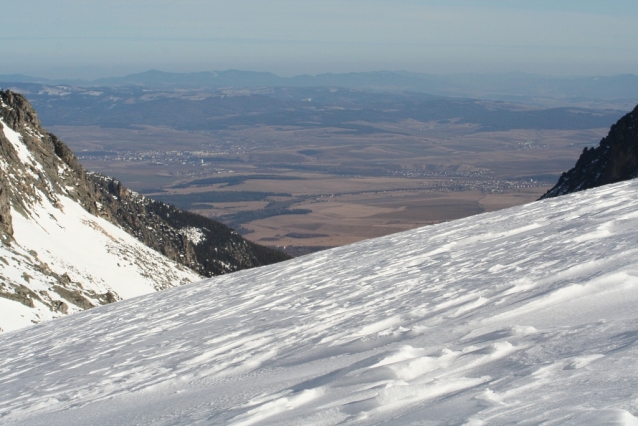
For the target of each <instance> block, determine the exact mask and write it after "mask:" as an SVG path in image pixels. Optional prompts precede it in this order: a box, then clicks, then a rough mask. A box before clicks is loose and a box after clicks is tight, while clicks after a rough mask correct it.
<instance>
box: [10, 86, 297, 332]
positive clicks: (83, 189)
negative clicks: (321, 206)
mask: <svg viewBox="0 0 638 426" xmlns="http://www.w3.org/2000/svg"><path fill="white" fill-rule="evenodd" d="M0 126H1V131H0V175H1V179H0V239H1V241H2V243H1V244H0V249H1V250H0V252H2V254H1V255H0V261H2V262H3V263H2V264H0V266H1V267H2V274H0V302H2V303H3V304H4V303H6V302H7V301H10V302H12V303H14V304H19V305H21V306H22V307H26V308H31V309H32V310H33V311H24V309H22V308H21V307H20V306H16V305H14V304H11V305H10V306H5V307H4V310H5V312H4V313H6V312H9V311H11V312H13V313H10V314H7V315H8V316H7V317H4V316H3V315H0V327H3V328H5V329H11V328H13V327H15V326H16V325H15V324H14V323H13V322H12V319H11V318H14V319H15V320H16V321H18V322H19V323H20V324H22V325H24V324H25V323H24V321H22V319H20V318H21V317H22V318H27V317H29V318H30V320H31V321H32V322H33V321H34V322H38V321H40V320H43V319H49V318H51V317H52V316H59V315H65V314H67V313H71V312H76V311H77V310H82V309H86V308H89V307H92V306H97V305H100V304H104V303H110V302H113V301H116V300H119V299H121V298H122V297H131V296H132V295H138V294H143V293H144V292H148V291H154V290H160V289H165V288H169V287H172V286H175V285H179V284H183V283H185V282H191V281H194V280H198V279H200V278H201V277H203V276H213V275H219V274H225V273H229V272H233V271H237V270H240V269H245V268H250V267H254V266H259V265H264V264H269V263H273V262H278V261H282V260H286V259H289V257H288V256H287V255H285V254H283V253H281V252H278V251H276V250H273V249H269V248H266V247H262V246H259V245H256V244H254V243H251V242H248V241H246V240H244V239H243V238H241V237H240V236H239V235H238V234H237V233H236V232H235V231H233V230H231V229H230V228H228V227H226V226H225V225H222V224H220V223H218V222H215V221H213V220H210V219H208V218H204V217H201V216H198V215H195V214H193V213H190V212H184V211H182V210H180V209H178V208H176V207H173V206H170V205H167V204H164V203H161V202H158V201H154V200H152V199H149V198H146V197H144V196H142V195H140V194H138V193H136V192H134V191H131V190H129V189H127V188H126V187H124V186H123V185H122V183H121V182H119V181H117V180H115V179H113V178H110V177H107V176H103V175H99V174H96V173H91V172H88V171H86V170H85V169H84V168H83V167H82V166H81V165H80V163H79V161H78V159H77V157H76V156H75V155H74V154H73V152H72V151H71V150H70V149H69V148H68V147H67V146H66V145H65V144H64V143H63V142H62V141H60V140H59V139H58V138H57V137H56V136H55V135H53V134H51V133H48V132H47V131H46V130H45V129H44V128H42V126H41V124H40V121H39V119H38V117H37V114H36V112H35V110H34V109H33V108H32V107H31V105H30V104H29V102H28V101H27V99H26V98H25V97H24V96H22V95H19V94H15V93H13V92H11V91H0ZM65 232H66V233H68V235H66V234H65ZM84 233H86V235H83V234H84ZM125 234H126V235H125ZM36 236H37V238H36ZM54 236H56V238H58V239H59V240H60V241H59V242H58V243H56V241H55V240H54V238H53V237H54ZM67 239H77V241H71V244H67V245H66V246H65V244H66V243H68V241H64V240H67ZM73 243H75V244H73ZM97 245H99V247H97ZM76 246H82V247H83V248H85V249H86V250H85V252H86V253H83V252H82V250H77V249H78V247H76ZM62 247H65V249H62ZM65 250H66V251H65ZM70 253H73V256H71V257H69V256H70ZM89 253H92V256H93V257H96V256H97V257H100V256H107V257H108V258H109V261H108V262H106V263H105V264H104V265H100V264H99V262H100V261H99V260H98V259H90V258H87V257H86V256H88V254H89ZM127 253H128V254H127ZM118 256H122V258H123V259H128V260H127V261H126V262H125V261H122V262H120V261H118V259H119V257H118ZM83 262H85V263H86V262H90V263H92V264H95V265H94V268H95V269H94V270H87V269H86V268H85V267H84V266H83V265H82V263H83ZM109 262H110V263H109ZM107 264H108V265H107ZM114 268H115V270H114ZM120 269H121V270H120ZM116 270H117V271H116ZM95 271H97V272H95ZM160 271H161V273H158V272H160ZM96 274H97V275H96ZM127 274H129V275H127ZM120 280H124V281H123V282H119V281H120ZM127 280H128V281H130V282H131V283H130V285H129V283H127V282H126V281H127ZM127 286H128V287H127ZM129 287H130V288H129ZM11 315H13V317H12V316H11ZM7 324H9V325H7Z"/></svg>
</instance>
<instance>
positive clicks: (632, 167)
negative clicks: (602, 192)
mask: <svg viewBox="0 0 638 426" xmlns="http://www.w3.org/2000/svg"><path fill="white" fill-rule="evenodd" d="M636 177H638V106H636V107H635V108H634V109H633V111H631V112H629V113H628V114H626V115H625V116H623V117H622V118H620V120H618V121H617V122H616V124H613V125H612V126H611V128H610V130H609V133H608V134H607V136H605V137H604V138H603V139H602V140H601V141H600V143H599V144H598V146H597V147H592V148H589V147H585V148H584V149H583V152H582V154H581V155H580V157H579V158H578V160H577V161H576V165H575V166H574V167H573V168H571V169H570V170H568V171H566V172H564V173H563V174H562V175H561V176H560V178H559V180H558V182H557V183H556V185H555V186H554V187H553V188H551V189H550V190H549V191H547V193H545V194H544V195H543V196H542V197H541V199H545V198H553V197H558V196H560V195H565V194H570V193H572V192H578V191H582V190H585V189H591V188H596V187H598V186H602V185H608V184H610V183H616V182H621V181H624V180H628V179H634V178H636Z"/></svg>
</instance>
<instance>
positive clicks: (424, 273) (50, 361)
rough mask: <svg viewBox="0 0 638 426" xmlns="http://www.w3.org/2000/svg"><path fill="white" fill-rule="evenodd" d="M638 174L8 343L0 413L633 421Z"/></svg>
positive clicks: (30, 331) (201, 420)
mask: <svg viewBox="0 0 638 426" xmlns="http://www.w3.org/2000/svg"><path fill="white" fill-rule="evenodd" d="M637 303H638V181H629V182H623V183H620V184H615V185H609V186H605V187H601V188H598V189H594V190H590V191H584V192H580V193H577V194H572V195H568V196H564V197H559V198H555V199H549V200H545V201H541V202H536V203H533V204H529V205H526V206H522V207H517V208H512V209H508V210H503V211H499V212H495V213H490V214H483V215H479V216H474V217H471V218H467V219H463V220H458V221H454V222H449V223H445V224H440V225H435V226H429V227H425V228H421V229H418V230H413V231H408V232H404V233H400V234H395V235H391V236H387V237H384V238H379V239H374V240H369V241H364V242H361V243H357V244H353V245H350V246H346V247H341V248H337V249H333V250H330V251H325V252H320V253H316V254H314V255H309V256H305V257H302V258H298V259H294V260H292V261H288V262H285V263H281V264H277V265H272V266H267V267H261V268H257V269H252V270H247V271H242V272H237V273H234V274H231V275H227V276H221V277H217V278H214V279H210V280H207V281H204V282H200V283H195V284H189V285H186V286H183V287H179V288H175V289H170V290H167V291H164V292H160V293H155V294H152V295H147V296H143V297H139V298H133V299H129V300H126V301H122V302H119V303H116V304H111V305H107V306H102V307H99V308H95V309H91V310H88V311H85V312H81V313H79V314H76V315H71V316H68V317H65V318H62V319H59V320H55V321H50V322H47V323H44V324H41V325H37V326H34V327H30V328H27V329H24V330H21V331H20V332H13V333H5V334H4V335H2V336H0V423H2V424H29V425H45V424H46V425H68V424H160V425H161V424H165V425H168V424H170V425H175V424H234V425H250V424H284V425H286V424H288V425H298V424H312V425H331V424H341V423H352V424H361V425H368V424H378V423H384V422H385V423H388V424H421V425H422V424H437V425H438V424H450V425H454V424H466V425H483V424H486V425H487V424H489V425H494V424H496V425H498V424H511V423H520V424H578V425H601V424H617V425H636V424H638V419H637V418H636V417H635V415H638V386H637V384H638V368H636V367H637V365H638V344H637V342H638V309H636V306H637Z"/></svg>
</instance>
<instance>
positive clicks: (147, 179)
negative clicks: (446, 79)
mask: <svg viewBox="0 0 638 426" xmlns="http://www.w3.org/2000/svg"><path fill="white" fill-rule="evenodd" d="M366 125H368V126H370V125H372V126H375V127H376V128H377V129H378V130H379V131H378V132H377V133H369V134H363V135H361V134H358V133H357V132H352V131H343V129H333V128H312V129H306V128H290V127H280V126H268V127H266V126H262V127H242V128H237V129H232V130H223V131H210V132H205V133H204V132H186V131H178V130H175V129H169V128H163V127H151V126H139V127H135V128H127V129H117V128H100V127H71V126H55V127H52V128H50V129H49V130H50V131H51V132H52V133H55V134H56V135H58V136H59V137H60V138H61V139H63V140H64V141H66V142H67V143H68V144H69V146H70V147H71V148H72V149H73V150H74V151H75V152H76V153H77V154H78V156H79V157H80V159H81V161H82V163H83V164H84V166H85V167H87V168H88V169H90V170H95V171H98V172H101V173H105V174H108V175H111V176H114V177H116V178H118V179H120V180H122V181H123V182H124V183H125V184H126V185H127V186H129V187H131V188H133V189H135V190H138V191H140V192H142V193H145V194H148V195H150V196H151V197H152V196H153V194H188V193H193V192H207V191H213V190H214V191H257V192H265V193H285V194H290V195H289V196H288V195H286V196H271V197H268V198H266V199H264V200H260V201H241V202H224V203H205V204H199V205H197V208H196V209H195V211H197V212H198V213H201V214H204V215H207V216H210V217H213V218H220V219H222V220H223V219H224V216H228V215H230V214H233V213H237V212H245V211H255V210H259V209H263V208H265V207H266V206H267V205H268V203H269V202H270V201H287V202H289V203H291V204H290V205H289V208H291V209H309V210H310V211H311V212H310V213H308V214H294V215H278V216H271V217H267V218H264V219H260V220H254V221H250V222H247V223H242V224H241V226H242V227H243V228H244V229H245V230H249V231H251V232H250V233H247V234H245V237H246V238H248V239H250V240H252V241H255V242H257V243H260V244H264V245H270V246H279V247H287V250H289V251H290V252H293V253H294V252H295V248H296V250H297V253H304V252H310V251H313V250H316V249H318V248H326V247H335V246H340V245H344V244H350V243H353V242H356V241H360V240H363V239H367V238H373V237H379V236H383V235H387V234H391V233H395V232H400V231H404V230H408V229H412V228H416V227H420V226H425V225H430V224H434V223H439V222H443V221H448V220H453V219H459V218H463V217H467V216H471V215H475V214H480V213H483V212H489V211H494V210H499V209H503V208H507V207H512V206H516V205H520V204H525V203H529V202H532V201H534V200H536V199H538V197H540V196H541V195H542V194H543V193H544V192H546V191H547V190H548V189H549V188H550V187H551V186H552V185H553V184H554V183H555V179H556V178H557V176H558V175H559V174H560V173H561V172H562V171H565V170H567V169H569V168H570V167H572V166H573V164H574V162H575V161H576V159H577V158H578V156H579V155H580V153H581V152H582V150H583V147H585V146H592V145H595V144H597V143H598V141H599V140H600V138H601V137H603V136H604V135H605V133H606V131H607V130H606V129H586V130H509V131H499V132H482V131H481V130H480V129H479V128H477V127H476V126H473V125H468V124H454V123H448V124H440V123H436V122H432V123H422V122H416V121H413V120H409V121H405V122H402V123H400V124H388V123H380V124H379V123H375V124H370V123H366ZM96 150H105V151H112V152H117V153H122V155H118V156H116V157H117V158H116V157H114V156H106V157H104V158H100V157H95V156H91V155H83V152H93V151H96ZM136 152H137V153H145V156H143V155H139V156H138V157H135V156H134V155H132V154H131V155H129V154H130V153H136ZM177 152H190V153H191V154H192V153H195V154H196V155H197V156H199V157H198V158H200V157H201V158H202V162H192V161H191V162H188V161H181V162H180V161H179V156H178V154H177ZM151 153H154V154H153V155H156V157H157V159H158V160H157V161H149V160H148V158H150V157H149V156H151ZM195 154H192V155H195ZM176 156H177V157H176ZM143 157H144V158H146V159H144V158H143ZM175 158H177V159H178V160H176V161H174V159H175ZM251 175H252V176H256V175H257V176H256V177H258V176H267V178H263V179H247V180H245V181H244V182H243V183H239V184H233V185H224V184H220V183H215V184H211V185H206V186H188V187H185V188H172V186H173V185H176V184H180V183H188V182H190V181H192V180H194V179H202V178H208V177H216V178H223V177H225V176H226V177H233V176H251ZM277 177H281V178H283V180H282V179H277ZM160 189H161V190H163V191H166V192H162V193H160V192H158V191H159V190H160ZM304 248H305V251H304ZM299 250H301V251H299Z"/></svg>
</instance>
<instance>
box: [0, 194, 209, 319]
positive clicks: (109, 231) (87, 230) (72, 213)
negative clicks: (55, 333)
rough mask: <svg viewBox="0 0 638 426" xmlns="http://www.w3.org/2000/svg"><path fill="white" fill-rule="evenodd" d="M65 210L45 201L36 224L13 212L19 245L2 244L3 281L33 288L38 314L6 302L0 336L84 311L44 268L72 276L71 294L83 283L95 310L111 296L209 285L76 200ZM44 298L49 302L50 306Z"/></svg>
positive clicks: (66, 202) (63, 202) (32, 216)
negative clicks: (56, 306) (58, 306)
mask: <svg viewBox="0 0 638 426" xmlns="http://www.w3.org/2000/svg"><path fill="white" fill-rule="evenodd" d="M58 204H59V206H58V207H55V206H53V205H52V204H51V203H50V202H49V201H48V199H47V198H46V197H41V200H40V201H39V202H34V204H33V205H32V206H31V209H30V211H29V212H28V215H29V216H28V217H27V216H26V215H25V213H20V212H18V211H17V210H15V209H12V215H11V216H12V219H13V230H14V234H13V238H14V241H13V242H11V243H10V244H0V260H1V261H2V262H3V263H2V264H0V277H2V279H3V281H4V280H6V281H8V282H11V283H20V285H22V286H25V287H28V289H29V290H30V291H31V292H33V293H31V294H36V295H37V296H35V297H32V298H31V300H32V303H33V306H32V307H30V306H26V305H25V304H23V303H19V302H17V301H13V300H10V299H7V298H3V297H0V330H4V331H12V330H17V329H19V328H22V327H25V326H28V325H32V324H33V323H39V322H41V321H44V320H49V319H52V318H56V317H60V316H62V315H66V314H67V313H75V312H79V311H81V310H82V308H81V307H80V306H77V305H76V304H73V303H70V301H69V300H68V298H71V299H72V298H73V296H67V299H65V298H63V297H62V296H61V295H60V294H59V293H60V292H62V294H63V295H64V294H66V293H64V292H63V291H61V290H59V289H58V292H55V291H51V290H52V289H53V288H55V286H56V285H58V283H57V282H56V280H55V279H54V278H53V277H52V276H51V275H50V274H46V273H43V271H42V264H46V265H47V268H48V269H49V270H51V271H53V272H54V273H57V274H58V275H63V274H66V277H68V279H69V281H70V283H71V286H69V287H70V289H71V290H73V289H74V287H73V285H72V284H73V283H75V285H76V286H77V288H78V290H79V289H81V290H82V296H81V299H80V300H86V301H88V302H90V303H91V304H92V305H95V306H97V305H100V304H101V301H100V300H99V297H100V296H101V295H104V294H106V293H107V292H110V293H111V294H113V295H114V296H115V297H116V298H118V299H120V298H122V299H128V298H130V297H134V296H139V295H142V294H147V293H152V292H155V291H158V290H163V289H164V288H170V287H174V286H177V285H181V284H185V283H189V282H192V281H198V280H200V279H201V277H200V276H199V275H198V274H196V273H195V272H193V271H191V270H190V269H188V268H186V267H185V266H182V265H179V264H177V263H176V262H173V261H171V260H169V259H167V258H165V257H164V256H162V255H161V254H159V253H158V252H156V251H154V250H152V249H150V248H148V247H147V246H145V245H144V244H142V243H141V242H139V241H138V240H136V239H135V238H134V237H132V236H131V235H129V234H128V233H126V232H125V231H124V230H122V229H121V228H119V227H117V226H115V225H113V224H112V223H110V222H108V221H106V220H104V219H102V218H100V217H97V216H93V215H92V214H90V213H88V212H87V211H86V210H85V209H84V208H82V206H80V205H79V204H78V203H77V202H75V201H73V200H72V199H70V198H68V197H64V196H59V197H58ZM25 274H26V278H25ZM78 283H81V284H78ZM68 293H69V294H70V293H73V291H68ZM91 295H92V296H93V297H91ZM43 298H44V300H45V301H46V302H49V303H48V304H45V303H42V302H43V301H42V299H43ZM51 301H57V302H58V303H65V304H66V306H67V308H66V310H65V312H56V311H53V310H52V309H51V308H50V307H49V305H51Z"/></svg>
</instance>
